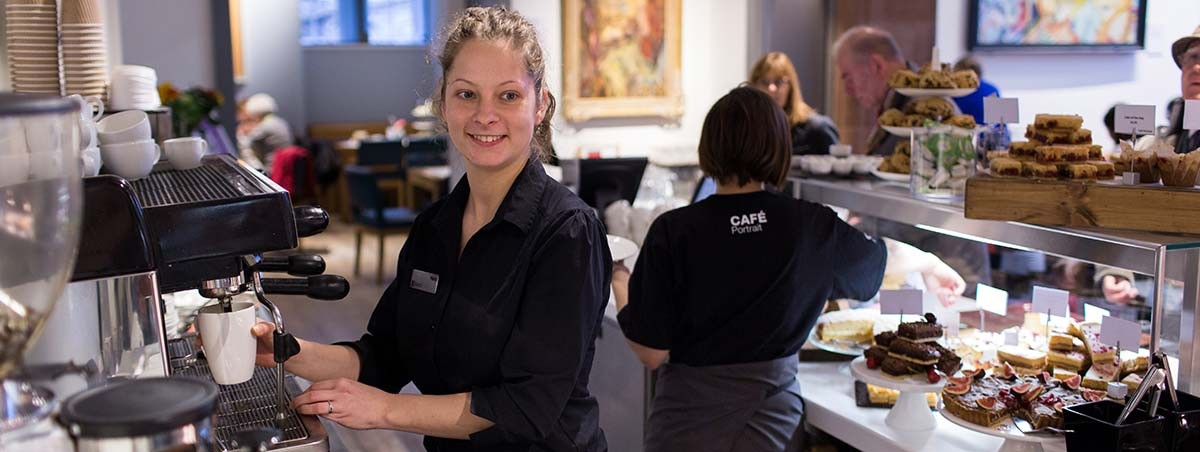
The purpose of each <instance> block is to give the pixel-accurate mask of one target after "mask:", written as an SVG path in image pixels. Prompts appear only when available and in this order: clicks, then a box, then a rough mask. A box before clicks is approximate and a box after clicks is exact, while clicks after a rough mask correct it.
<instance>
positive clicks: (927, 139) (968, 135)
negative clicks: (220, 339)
mask: <svg viewBox="0 0 1200 452" xmlns="http://www.w3.org/2000/svg"><path fill="white" fill-rule="evenodd" d="M911 144H912V165H911V168H912V170H911V171H912V178H911V182H910V185H909V187H910V189H911V190H912V193H913V195H916V196H917V197H921V198H936V199H962V197H963V196H964V195H965V194H966V190H967V178H969V177H971V176H974V175H975V158H976V155H975V134H974V133H973V132H972V131H969V130H962V129H958V128H955V127H950V126H940V125H939V126H932V127H921V128H914V129H912V143H911Z"/></svg>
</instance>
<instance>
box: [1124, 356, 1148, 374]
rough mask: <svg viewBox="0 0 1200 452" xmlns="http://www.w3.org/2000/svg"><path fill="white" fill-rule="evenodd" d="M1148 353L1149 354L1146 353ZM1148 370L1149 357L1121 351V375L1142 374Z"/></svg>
mask: <svg viewBox="0 0 1200 452" xmlns="http://www.w3.org/2000/svg"><path fill="white" fill-rule="evenodd" d="M1147 353H1149V352H1147ZM1149 368H1150V355H1149V354H1145V355H1143V354H1141V353H1134V352H1131V351H1127V350H1122V351H1121V375H1129V374H1131V373H1135V372H1136V373H1143V372H1145V371H1146V369H1149Z"/></svg>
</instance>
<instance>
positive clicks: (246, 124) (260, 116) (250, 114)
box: [238, 93, 294, 171]
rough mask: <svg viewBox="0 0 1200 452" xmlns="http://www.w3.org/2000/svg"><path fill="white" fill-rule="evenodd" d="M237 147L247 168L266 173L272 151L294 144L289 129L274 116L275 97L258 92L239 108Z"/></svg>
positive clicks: (284, 121) (277, 108)
mask: <svg viewBox="0 0 1200 452" xmlns="http://www.w3.org/2000/svg"><path fill="white" fill-rule="evenodd" d="M240 107H241V110H242V111H240V112H239V114H238V121H239V123H238V147H239V148H241V151H242V152H241V154H242V158H243V159H244V160H246V161H247V162H250V163H251V165H254V166H256V167H258V168H260V169H263V170H266V171H269V170H270V168H271V162H272V157H273V156H274V154H275V151H276V150H278V149H280V148H285V147H288V146H291V145H292V144H294V137H292V128H291V127H290V126H288V123H287V121H286V120H284V119H283V118H282V117H280V116H279V115H277V114H276V111H278V110H279V107H278V105H277V104H276V103H275V98H273V97H271V96H270V95H269V94H265V93H259V94H255V95H253V96H250V97H249V98H248V99H246V100H245V101H244V102H242V104H241V105H240Z"/></svg>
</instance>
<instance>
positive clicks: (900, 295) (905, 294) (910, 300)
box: [879, 289, 924, 316]
mask: <svg viewBox="0 0 1200 452" xmlns="http://www.w3.org/2000/svg"><path fill="white" fill-rule="evenodd" d="M922 292H923V291H921V290H917V289H899V290H881V291H879V313H881V314H904V315H915V316H920V315H921V314H922V311H921V308H922V303H921V302H922V298H923V297H924V295H923V293H922Z"/></svg>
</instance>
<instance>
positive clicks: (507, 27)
mask: <svg viewBox="0 0 1200 452" xmlns="http://www.w3.org/2000/svg"><path fill="white" fill-rule="evenodd" d="M472 39H480V40H484V41H504V42H507V43H508V45H509V46H511V47H512V48H513V49H515V50H518V51H520V52H521V56H522V58H524V60H525V71H526V74H528V75H529V78H531V79H533V92H534V96H537V97H536V98H537V102H538V103H539V104H540V103H541V99H542V89H543V88H545V87H546V58H545V55H544V53H543V52H542V46H541V44H540V43H539V42H538V36H537V30H536V29H534V28H533V24H532V23H530V22H529V20H528V19H526V18H525V17H524V16H522V15H521V14H520V13H518V12H516V11H510V10H508V9H507V8H504V7H486V8H484V7H471V8H467V9H465V10H463V11H462V12H460V13H458V14H456V15H455V16H454V18H453V19H452V20H451V21H450V23H449V24H447V25H446V27H445V29H443V30H442V42H443V44H442V46H441V49H442V52H441V54H439V55H435V56H436V57H437V60H438V62H439V63H441V66H442V76H441V78H440V79H439V80H438V88H437V92H435V93H434V94H433V109H434V112H435V114H437V116H438V117H439V118H440V117H442V112H443V108H444V107H445V103H446V73H448V72H449V71H450V67H451V66H453V65H454V59H455V58H457V57H458V51H459V50H461V49H462V46H463V45H464V44H466V43H467V41H470V40H472ZM546 94H547V97H548V98H549V101H548V102H547V105H546V106H545V107H546V114H545V116H543V117H542V121H541V122H539V123H538V124H537V125H536V126H535V127H534V129H533V143H532V147H533V150H534V152H536V153H537V156H538V158H539V159H541V160H543V161H545V160H547V159H548V158H549V157H550V153H551V152H553V147H551V144H550V119H551V118H553V117H554V107H555V104H556V101H555V99H554V95H553V94H551V93H550V92H549V89H548V88H547V90H546ZM538 107H541V105H538Z"/></svg>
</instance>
